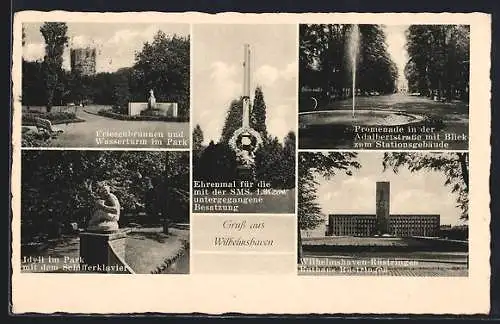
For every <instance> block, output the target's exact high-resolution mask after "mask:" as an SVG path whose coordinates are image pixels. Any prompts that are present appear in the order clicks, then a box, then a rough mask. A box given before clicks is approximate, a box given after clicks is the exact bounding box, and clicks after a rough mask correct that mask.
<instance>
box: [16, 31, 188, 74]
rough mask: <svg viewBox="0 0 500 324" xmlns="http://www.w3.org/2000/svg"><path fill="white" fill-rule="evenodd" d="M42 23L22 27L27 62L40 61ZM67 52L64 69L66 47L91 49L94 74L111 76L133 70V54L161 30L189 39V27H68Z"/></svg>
mask: <svg viewBox="0 0 500 324" xmlns="http://www.w3.org/2000/svg"><path fill="white" fill-rule="evenodd" d="M41 25H42V23H27V24H24V25H23V26H24V31H25V33H26V38H25V45H24V48H23V57H24V58H25V59H26V60H37V59H42V58H43V55H44V51H45V49H44V48H45V41H44V39H43V36H42V34H41V33H40V26H41ZM67 25H68V37H69V39H70V41H69V44H68V48H67V49H66V50H65V52H64V62H63V67H64V68H65V69H68V70H69V68H70V59H69V52H70V51H69V47H85V46H88V45H91V46H94V47H96V49H97V58H96V70H97V72H113V71H116V70H118V69H120V68H123V67H129V66H132V65H133V63H134V58H135V57H134V55H135V52H136V51H140V50H141V49H142V46H143V44H144V42H146V41H152V40H153V36H154V35H155V34H156V33H157V32H158V31H159V30H162V31H163V32H165V33H166V34H167V35H172V34H177V35H182V36H188V35H189V25H188V24H143V23H139V24H137V23H135V24H128V23H72V22H69V23H67Z"/></svg>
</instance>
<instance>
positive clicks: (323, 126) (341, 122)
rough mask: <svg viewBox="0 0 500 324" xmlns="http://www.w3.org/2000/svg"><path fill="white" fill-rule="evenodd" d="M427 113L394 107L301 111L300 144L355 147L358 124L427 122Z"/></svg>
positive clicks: (411, 123) (390, 125) (386, 124)
mask: <svg viewBox="0 0 500 324" xmlns="http://www.w3.org/2000/svg"><path fill="white" fill-rule="evenodd" d="M425 121H426V117H424V116H421V115H417V114H410V113H406V112H400V111H393V110H375V109H370V110H369V109H361V110H355V112H354V117H353V115H352V110H323V111H311V112H303V113H299V146H300V148H353V147H354V127H355V126H361V127H370V126H372V127H373V126H384V127H387V128H391V127H397V126H406V125H414V126H418V125H420V124H424V123H425Z"/></svg>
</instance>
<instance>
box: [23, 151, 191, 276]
mask: <svg viewBox="0 0 500 324" xmlns="http://www.w3.org/2000/svg"><path fill="white" fill-rule="evenodd" d="M21 163H22V174H21V193H22V197H23V199H22V204H21V217H20V219H21V272H22V273H77V274H82V273H114V274H188V273H189V246H190V244H189V242H190V240H189V228H190V226H189V218H190V217H189V152H187V151H184V152H180V151H178V152H169V151H164V152H160V151H155V152H149V151H89V150H86V151H76V150H70V151H62V150H23V151H22V162H21Z"/></svg>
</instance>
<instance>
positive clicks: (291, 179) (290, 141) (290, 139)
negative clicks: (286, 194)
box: [281, 131, 296, 188]
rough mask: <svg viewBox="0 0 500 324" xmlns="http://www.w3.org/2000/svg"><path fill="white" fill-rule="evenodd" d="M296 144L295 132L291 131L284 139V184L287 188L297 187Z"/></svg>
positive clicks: (282, 161) (282, 162) (282, 159)
mask: <svg viewBox="0 0 500 324" xmlns="http://www.w3.org/2000/svg"><path fill="white" fill-rule="evenodd" d="M295 146H296V136H295V133H294V132H292V131H291V132H289V133H288V134H287V136H286V137H285V140H284V141H283V154H282V158H281V164H282V166H283V167H282V169H283V177H284V179H283V185H284V187H285V188H294V187H295V160H296V158H295Z"/></svg>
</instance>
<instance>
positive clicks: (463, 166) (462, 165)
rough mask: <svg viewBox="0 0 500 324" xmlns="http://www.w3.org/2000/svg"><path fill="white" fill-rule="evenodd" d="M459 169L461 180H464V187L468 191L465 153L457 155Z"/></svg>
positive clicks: (467, 167) (467, 168)
mask: <svg viewBox="0 0 500 324" xmlns="http://www.w3.org/2000/svg"><path fill="white" fill-rule="evenodd" d="M457 154H458V161H459V162H460V168H461V170H462V179H463V180H464V183H465V187H466V188H467V189H469V164H468V161H467V153H457Z"/></svg>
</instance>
